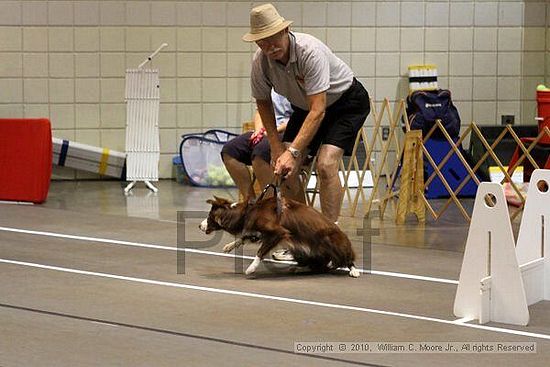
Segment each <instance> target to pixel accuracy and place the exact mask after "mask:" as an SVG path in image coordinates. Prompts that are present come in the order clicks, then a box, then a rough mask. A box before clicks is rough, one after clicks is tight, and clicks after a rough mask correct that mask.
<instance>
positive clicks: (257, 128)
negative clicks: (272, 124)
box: [254, 111, 264, 131]
mask: <svg viewBox="0 0 550 367" xmlns="http://www.w3.org/2000/svg"><path fill="white" fill-rule="evenodd" d="M262 127H264V124H263V123H262V118H261V117H260V113H259V112H258V111H256V113H254V131H260V130H261V129H262Z"/></svg>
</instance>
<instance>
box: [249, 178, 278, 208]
mask: <svg viewBox="0 0 550 367" xmlns="http://www.w3.org/2000/svg"><path fill="white" fill-rule="evenodd" d="M282 181H283V178H282V176H280V175H275V179H274V180H273V182H272V183H270V184H267V185H266V186H265V188H264V189H263V190H262V192H261V193H260V195H259V196H258V197H257V198H256V200H254V204H256V203H257V202H258V201H260V200H262V199H263V198H264V196H265V194H266V193H267V191H268V190H269V189H270V188H271V189H273V194H274V195H275V198H276V200H277V217H279V218H280V217H281V212H282V211H283V207H282V203H281V202H282V199H283V196H282V193H281V189H280V186H281V183H282Z"/></svg>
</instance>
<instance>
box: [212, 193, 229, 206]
mask: <svg viewBox="0 0 550 367" xmlns="http://www.w3.org/2000/svg"><path fill="white" fill-rule="evenodd" d="M214 200H215V201H214V204H215V205H218V206H229V205H230V204H231V202H230V201H229V200H227V199H224V198H220V197H218V196H216V195H214Z"/></svg>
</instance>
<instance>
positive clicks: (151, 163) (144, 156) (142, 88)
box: [124, 44, 167, 193]
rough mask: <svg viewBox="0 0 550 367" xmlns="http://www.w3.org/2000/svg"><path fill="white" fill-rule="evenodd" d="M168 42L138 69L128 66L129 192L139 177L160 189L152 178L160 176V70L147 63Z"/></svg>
mask: <svg viewBox="0 0 550 367" xmlns="http://www.w3.org/2000/svg"><path fill="white" fill-rule="evenodd" d="M166 46H167V44H163V45H162V46H160V47H159V48H158V49H157V50H156V51H155V52H154V53H153V54H152V55H151V56H149V57H148V58H147V60H145V61H144V62H143V63H142V64H141V65H139V67H138V68H137V69H128V70H126V155H127V158H126V179H127V180H128V181H131V182H130V183H129V184H128V186H126V188H125V189H124V191H125V192H126V193H128V192H129V191H130V190H131V189H132V187H133V186H134V185H135V184H136V182H138V181H143V182H144V183H145V184H146V185H147V187H149V188H150V189H151V190H153V191H154V192H157V191H158V189H157V188H156V187H155V186H153V184H152V183H151V181H153V182H156V181H158V177H159V173H158V170H159V168H158V166H159V159H160V138H159V126H158V122H159V107H160V84H159V71H158V69H143V66H144V65H145V64H146V63H147V62H149V61H151V59H152V58H153V57H154V56H155V55H156V54H157V53H159V52H160V50H162V49H163V48H164V47H166Z"/></svg>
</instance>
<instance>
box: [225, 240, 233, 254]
mask: <svg viewBox="0 0 550 367" xmlns="http://www.w3.org/2000/svg"><path fill="white" fill-rule="evenodd" d="M234 248H235V241H233V242H229V243H228V244H227V245H225V246H223V249H222V251H223V252H225V253H228V252H231V251H233V249H234Z"/></svg>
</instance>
